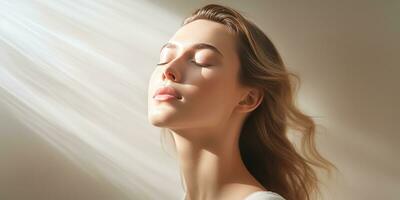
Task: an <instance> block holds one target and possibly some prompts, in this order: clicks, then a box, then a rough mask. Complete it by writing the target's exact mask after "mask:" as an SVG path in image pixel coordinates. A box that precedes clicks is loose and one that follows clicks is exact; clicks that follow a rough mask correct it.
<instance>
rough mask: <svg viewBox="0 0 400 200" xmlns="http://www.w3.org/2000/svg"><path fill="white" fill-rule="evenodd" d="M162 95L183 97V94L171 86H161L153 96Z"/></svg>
mask: <svg viewBox="0 0 400 200" xmlns="http://www.w3.org/2000/svg"><path fill="white" fill-rule="evenodd" d="M160 95H169V96H173V97H175V98H177V99H181V98H182V97H181V95H180V94H179V93H178V92H177V91H176V90H175V89H174V88H173V87H170V86H166V87H161V88H159V89H158V90H157V91H156V92H155V94H154V96H153V98H154V97H156V96H160Z"/></svg>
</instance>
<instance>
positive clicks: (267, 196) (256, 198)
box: [244, 191, 285, 200]
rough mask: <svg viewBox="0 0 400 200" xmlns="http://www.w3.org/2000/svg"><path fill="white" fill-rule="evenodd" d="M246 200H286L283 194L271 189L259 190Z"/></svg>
mask: <svg viewBox="0 0 400 200" xmlns="http://www.w3.org/2000/svg"><path fill="white" fill-rule="evenodd" d="M244 200H285V199H284V198H283V197H282V196H281V195H279V194H278V193H275V192H271V191H257V192H253V193H251V194H250V195H248V196H247V197H246V198H245V199H244Z"/></svg>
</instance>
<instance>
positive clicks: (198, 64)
mask: <svg viewBox="0 0 400 200" xmlns="http://www.w3.org/2000/svg"><path fill="white" fill-rule="evenodd" d="M190 62H192V63H194V64H195V65H197V66H200V67H209V66H211V65H202V64H200V63H198V62H196V61H194V60H191V61H190ZM165 64H167V62H164V63H158V64H157V65H165Z"/></svg>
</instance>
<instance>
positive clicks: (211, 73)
mask: <svg viewBox="0 0 400 200" xmlns="http://www.w3.org/2000/svg"><path fill="white" fill-rule="evenodd" d="M210 45H211V46H213V47H214V48H210V47H209V46H210ZM206 65H207V66H206ZM239 67H240V66H239V56H238V54H237V51H236V37H235V36H234V35H233V34H232V33H230V32H229V31H228V29H227V27H226V26H224V25H222V24H219V23H216V22H213V21H209V20H203V19H200V20H195V21H193V22H191V23H189V24H186V25H184V26H182V27H181V28H180V29H179V30H178V31H177V32H176V33H175V34H174V35H173V37H172V38H171V39H170V40H169V41H168V43H167V44H166V45H164V46H163V48H162V50H161V53H160V61H159V65H158V66H157V67H156V68H155V70H154V72H153V73H152V75H151V78H150V84H149V88H148V120H149V121H150V122H151V123H152V124H153V125H154V126H157V127H163V128H169V129H170V130H171V131H172V133H173V137H174V139H175V142H176V148H177V153H178V159H179V165H180V168H181V170H182V173H183V178H184V181H185V183H186V185H187V199H190V200H228V199H229V200H243V199H244V198H245V197H246V196H248V195H249V194H251V193H253V192H256V191H266V189H265V188H264V187H263V186H262V185H261V184H260V183H259V182H258V181H257V180H256V179H255V178H254V177H253V176H252V175H251V174H250V172H249V171H248V170H247V169H246V167H245V165H244V163H243V161H242V159H241V156H240V151H239V134H240V130H241V127H242V125H243V122H244V120H245V118H246V117H247V115H248V114H249V113H250V112H251V111H253V110H254V109H256V108H257V106H258V105H259V104H260V103H261V100H262V97H263V96H262V95H263V94H262V93H261V92H260V91H259V90H257V89H254V88H249V87H244V86H242V85H240V84H239V81H238V73H239ZM164 85H167V86H171V87H173V88H175V89H176V90H177V91H178V92H179V93H180V94H181V95H182V99H173V100H168V101H156V100H154V99H153V98H152V97H153V95H154V93H155V91H156V90H157V89H158V88H159V87H162V86H164Z"/></svg>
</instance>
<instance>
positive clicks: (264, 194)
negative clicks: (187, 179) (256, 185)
mask: <svg viewBox="0 0 400 200" xmlns="http://www.w3.org/2000/svg"><path fill="white" fill-rule="evenodd" d="M182 200H186V193H185V194H184V196H183V198H182ZM244 200H285V199H284V198H283V197H282V196H281V195H279V194H277V193H275V192H271V191H257V192H253V193H251V194H249V195H248V196H247V197H246V198H245V199H244Z"/></svg>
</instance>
